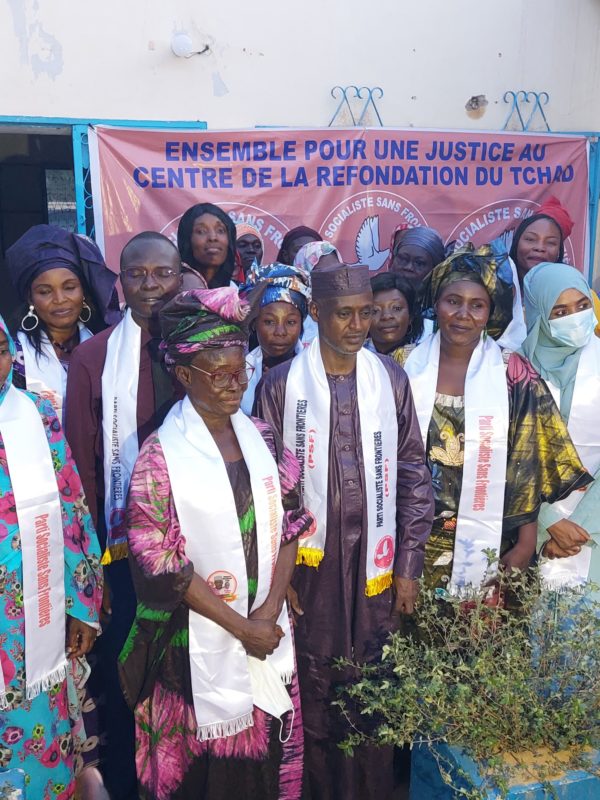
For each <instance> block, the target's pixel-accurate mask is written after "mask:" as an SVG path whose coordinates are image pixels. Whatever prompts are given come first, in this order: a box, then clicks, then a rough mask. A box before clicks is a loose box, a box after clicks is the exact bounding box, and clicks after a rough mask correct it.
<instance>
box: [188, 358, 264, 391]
mask: <svg viewBox="0 0 600 800" xmlns="http://www.w3.org/2000/svg"><path fill="white" fill-rule="evenodd" d="M189 366H190V367H191V368H192V369H195V370H197V371H198V372H202V373H203V374H204V375H209V376H210V380H211V383H212V385H213V386H214V387H215V389H229V387H230V386H231V384H232V383H233V381H234V380H235V381H236V383H237V385H238V386H248V384H249V383H250V378H251V377H252V376H253V375H254V367H252V366H250V364H246V366H245V367H242V369H238V370H237V371H236V372H207V371H206V370H205V369H200V367H197V366H195V365H194V364H190V365H189Z"/></svg>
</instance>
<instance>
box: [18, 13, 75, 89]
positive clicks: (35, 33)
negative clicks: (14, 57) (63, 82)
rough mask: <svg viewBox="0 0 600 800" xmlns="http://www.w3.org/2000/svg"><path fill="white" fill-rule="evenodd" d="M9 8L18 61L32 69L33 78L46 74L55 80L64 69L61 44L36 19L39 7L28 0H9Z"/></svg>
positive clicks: (38, 19) (37, 18)
mask: <svg viewBox="0 0 600 800" xmlns="http://www.w3.org/2000/svg"><path fill="white" fill-rule="evenodd" d="M8 5H9V8H10V10H11V13H12V18H13V28H14V31H15V36H16V37H17V39H18V42H19V53H20V57H21V62H22V63H23V64H28V65H29V66H30V67H31V70H32V72H33V74H34V76H35V77H36V78H38V77H39V76H40V75H47V76H48V77H49V78H52V79H53V80H54V79H55V78H57V77H58V76H59V75H60V73H61V72H62V70H63V51H62V45H61V43H60V42H59V41H58V39H57V38H56V37H55V36H53V35H52V34H51V33H48V31H46V30H45V29H44V26H43V25H42V22H41V20H40V18H39V16H40V15H39V4H38V3H37V2H33V3H30V2H27V0H25V2H24V1H23V0H8Z"/></svg>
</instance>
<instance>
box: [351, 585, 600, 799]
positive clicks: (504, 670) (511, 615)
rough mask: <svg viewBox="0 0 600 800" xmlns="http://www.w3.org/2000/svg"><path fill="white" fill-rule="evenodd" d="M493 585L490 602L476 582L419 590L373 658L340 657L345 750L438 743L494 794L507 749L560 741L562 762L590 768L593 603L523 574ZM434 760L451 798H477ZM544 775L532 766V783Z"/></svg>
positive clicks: (594, 737) (596, 667)
mask: <svg viewBox="0 0 600 800" xmlns="http://www.w3.org/2000/svg"><path fill="white" fill-rule="evenodd" d="M498 584H499V589H500V594H501V596H502V597H503V598H504V602H503V603H500V604H494V603H493V602H492V603H490V599H489V597H488V596H487V595H488V592H487V590H481V591H479V592H475V593H472V594H471V595H470V596H469V597H468V598H467V599H465V598H462V599H458V598H454V597H450V596H449V595H447V594H446V593H442V595H443V596H440V593H439V592H435V591H426V590H424V589H422V591H421V594H420V599H419V606H418V610H417V612H416V615H415V619H414V620H413V621H412V623H411V624H405V625H404V627H403V628H402V629H401V630H399V631H398V632H396V633H394V634H392V635H391V636H390V638H389V640H388V643H387V644H386V645H385V647H384V649H383V655H382V658H381V661H380V662H377V663H374V664H369V665H356V664H354V665H350V664H349V663H348V662H340V665H342V664H343V665H344V666H346V667H348V666H353V667H354V668H355V669H357V679H356V681H355V682H354V683H353V684H351V685H347V686H345V687H344V689H343V691H342V693H341V695H340V700H339V701H338V702H337V705H339V706H340V707H341V709H342V711H343V713H344V714H345V715H346V717H347V719H348V722H349V726H350V731H351V732H350V733H349V735H348V737H347V739H346V741H345V742H344V743H343V745H342V747H343V748H344V749H345V750H347V751H348V752H351V751H352V748H353V747H355V746H356V745H357V744H360V743H363V742H365V741H371V742H373V741H375V742H376V743H378V744H381V745H397V746H399V747H402V746H403V745H406V744H409V745H411V746H412V745H413V744H435V743H439V742H444V743H446V744H448V745H451V746H455V747H458V748H461V749H462V750H463V751H465V752H466V754H467V755H469V756H470V757H471V758H473V759H474V760H476V761H477V762H479V763H480V764H482V772H483V773H484V774H485V775H486V776H487V781H488V784H489V786H493V787H495V789H496V790H498V791H499V792H500V796H501V797H504V796H506V794H507V792H508V788H509V783H510V780H511V777H512V776H514V773H515V772H516V770H517V768H518V765H519V763H520V756H516V759H513V761H512V764H513V765H512V766H511V765H510V764H507V762H506V759H505V757H504V754H507V753H511V754H513V756H515V754H518V753H521V752H523V751H529V752H530V753H531V752H534V753H535V752H537V751H538V750H539V749H540V748H549V749H550V750H551V751H553V752H554V751H559V750H565V749H571V754H570V755H569V757H568V760H567V762H565V761H564V760H563V761H562V762H561V765H562V766H563V768H575V767H576V768H582V767H583V768H588V769H590V770H591V769H592V768H591V767H590V766H589V763H588V762H587V761H586V759H585V748H588V747H592V748H597V747H598V746H599V745H600V603H598V602H596V601H595V600H593V599H592V598H591V597H590V595H589V593H588V594H587V595H583V594H581V593H577V592H573V591H567V592H564V593H560V594H558V593H556V592H548V591H541V590H540V587H539V585H538V581H537V576H535V575H534V576H532V574H531V573H527V574H524V573H518V572H513V574H512V575H511V576H506V575H501V576H500V577H499V578H498ZM350 706H352V708H356V707H358V708H359V709H360V714H361V715H362V716H363V719H360V718H359V719H358V720H357V718H356V715H355V714H351V713H350V711H349V707H350ZM363 722H364V724H363ZM434 751H435V748H434ZM438 765H439V767H440V772H441V774H442V775H443V777H444V780H446V782H447V783H449V784H451V785H453V786H454V788H455V789H456V792H457V796H464V797H467V796H468V797H483V796H485V792H484V789H482V788H481V787H480V788H479V789H477V790H476V789H473V791H472V792H466V791H465V790H464V789H459V787H458V785H455V784H456V781H454V778H453V775H452V773H451V771H450V770H449V769H448V768H447V767H448V765H445V764H444V763H441V762H439V761H438ZM551 772H552V769H548V767H547V766H546V767H544V768H543V769H542V774H541V775H540V780H542V781H546V780H547V778H548V776H549V774H550V773H551ZM464 777H465V776H463V778H464ZM453 781H454V783H453ZM549 796H550V795H549Z"/></svg>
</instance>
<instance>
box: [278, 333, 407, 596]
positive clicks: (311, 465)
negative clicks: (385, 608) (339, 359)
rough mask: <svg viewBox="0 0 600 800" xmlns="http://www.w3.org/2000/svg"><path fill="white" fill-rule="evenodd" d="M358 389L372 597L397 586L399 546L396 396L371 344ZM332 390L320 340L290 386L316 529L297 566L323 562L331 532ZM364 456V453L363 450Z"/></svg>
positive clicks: (291, 427)
mask: <svg viewBox="0 0 600 800" xmlns="http://www.w3.org/2000/svg"><path fill="white" fill-rule="evenodd" d="M356 386H357V399H358V413H359V417H360V430H361V449H362V460H363V463H364V471H365V483H366V493H365V494H366V503H367V567H366V573H367V584H366V586H365V593H366V594H367V595H368V596H372V595H376V594H379V593H380V592H383V591H384V590H385V589H387V588H388V587H390V586H391V585H392V575H393V569H394V553H395V547H396V479H397V461H398V421H397V416H396V398H395V397H394V392H393V390H392V384H391V381H390V377H389V375H388V372H387V370H386V368H385V367H384V365H383V364H382V362H381V359H380V358H379V357H378V356H376V355H374V354H373V353H370V352H369V351H368V350H365V349H364V348H363V349H362V350H360V351H359V352H358V354H357V357H356ZM330 406H331V395H330V390H329V383H328V382H327V375H326V374H325V368H324V366H323V359H322V358H321V349H320V346H319V340H318V339H314V340H313V342H312V344H310V345H309V347H307V348H306V349H305V350H304V351H303V352H302V353H300V355H298V356H296V358H294V360H293V361H292V364H291V367H290V371H289V374H288V379H287V384H286V390H285V409H284V423H283V439H284V442H285V445H286V447H288V448H289V449H290V450H291V451H292V452H293V453H295V454H296V458H297V459H298V460H299V461H300V465H301V468H302V484H303V491H304V501H305V504H306V507H307V508H308V509H309V510H310V511H311V512H312V513H313V515H314V517H315V519H316V523H317V524H316V529H315V530H313V531H311V532H309V533H308V534H307V535H306V536H304V537H303V538H302V540H301V542H300V548H299V550H298V563H301V564H306V565H307V566H309V567H318V566H319V564H320V562H321V560H322V558H323V556H324V554H325V544H326V541H325V540H326V533H327V492H328V485H329V436H330V428H329V426H330ZM357 458H359V456H358V454H357Z"/></svg>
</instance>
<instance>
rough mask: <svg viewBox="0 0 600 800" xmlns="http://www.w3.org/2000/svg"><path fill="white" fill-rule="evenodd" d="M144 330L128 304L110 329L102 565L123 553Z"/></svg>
mask: <svg viewBox="0 0 600 800" xmlns="http://www.w3.org/2000/svg"><path fill="white" fill-rule="evenodd" d="M141 337H142V329H141V328H140V326H139V325H138V324H137V323H136V322H135V321H134V319H133V317H132V316H131V309H127V312H126V313H125V316H124V317H123V319H122V320H121V322H119V324H118V325H117V327H116V328H115V329H114V330H113V332H112V333H111V334H110V336H109V338H108V342H107V346H106V361H105V362H104V369H103V371H102V442H103V446H104V517H105V520H106V542H107V545H106V550H105V553H104V556H103V557H102V563H103V564H110V562H111V561H112V560H117V559H119V558H122V557H124V556H125V555H126V553H127V532H126V530H125V506H126V504H127V491H128V489H129V481H130V479H131V473H132V471H133V467H134V465H135V461H136V458H137V457H138V453H139V447H138V433H137V394H138V381H139V377H140V350H141V340H142V338H141Z"/></svg>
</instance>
